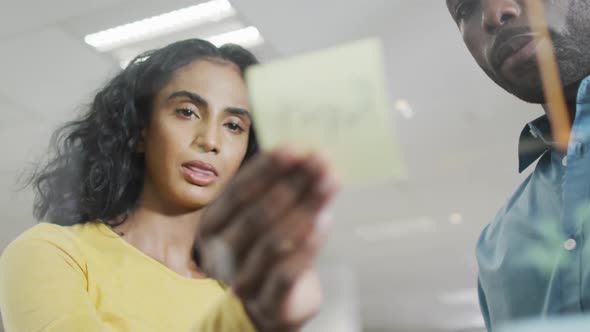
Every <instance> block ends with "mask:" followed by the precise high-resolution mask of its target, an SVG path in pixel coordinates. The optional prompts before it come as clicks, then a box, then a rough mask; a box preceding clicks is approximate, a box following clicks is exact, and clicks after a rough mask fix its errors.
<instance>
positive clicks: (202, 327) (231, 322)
mask: <svg viewBox="0 0 590 332" xmlns="http://www.w3.org/2000/svg"><path fill="white" fill-rule="evenodd" d="M219 331H224V332H256V328H255V327H254V325H253V324H252V321H251V320H250V318H249V317H248V315H247V314H246V312H245V311H244V307H243V306H242V303H241V301H240V300H239V299H238V298H237V297H236V296H235V295H233V293H232V292H231V291H228V292H227V293H226V295H225V296H224V297H222V298H221V300H220V301H219V302H217V303H216V304H215V305H214V306H213V307H212V308H211V310H210V311H209V312H207V314H206V315H204V316H203V317H202V318H201V319H200V320H199V322H198V323H197V325H195V327H194V328H193V329H192V330H191V332H219ZM7 332H8V331H7Z"/></svg>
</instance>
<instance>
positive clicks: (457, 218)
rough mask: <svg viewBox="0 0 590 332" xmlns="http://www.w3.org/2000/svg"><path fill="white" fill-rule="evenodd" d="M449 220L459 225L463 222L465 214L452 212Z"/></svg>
mask: <svg viewBox="0 0 590 332" xmlns="http://www.w3.org/2000/svg"><path fill="white" fill-rule="evenodd" d="M449 222H450V223H451V224H453V225H459V224H461V223H462V222H463V215H462V214H461V213H451V215H450V216H449Z"/></svg>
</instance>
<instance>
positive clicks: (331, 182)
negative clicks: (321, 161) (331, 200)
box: [317, 175, 338, 195]
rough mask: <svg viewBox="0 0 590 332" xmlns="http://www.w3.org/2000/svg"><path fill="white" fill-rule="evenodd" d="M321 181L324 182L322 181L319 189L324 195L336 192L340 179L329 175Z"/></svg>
mask: <svg viewBox="0 0 590 332" xmlns="http://www.w3.org/2000/svg"><path fill="white" fill-rule="evenodd" d="M321 181H322V182H320V184H319V186H318V189H317V190H318V192H319V193H320V194H324V195H327V194H330V193H332V192H334V191H335V190H336V188H337V187H338V181H337V180H336V179H335V178H334V177H333V176H331V175H327V176H326V177H325V178H323V179H322V180H321Z"/></svg>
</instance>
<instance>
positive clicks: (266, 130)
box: [246, 39, 405, 183]
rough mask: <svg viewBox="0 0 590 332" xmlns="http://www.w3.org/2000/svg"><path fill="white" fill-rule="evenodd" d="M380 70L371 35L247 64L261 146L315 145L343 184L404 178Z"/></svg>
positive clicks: (378, 46)
mask: <svg viewBox="0 0 590 332" xmlns="http://www.w3.org/2000/svg"><path fill="white" fill-rule="evenodd" d="M383 75H384V74H383V61H382V48H381V44H380V43H379V42H378V41H377V40H375V39H369V40H364V41H360V42H355V43H352V44H349V45H344V46H340V47H336V48H332V49H329V50H325V51H320V52H314V53H310V54H306V55H302V56H298V57H294V58H291V59H286V60H281V61H278V62H274V63H271V64H268V65H261V66H256V67H254V68H253V69H251V70H249V71H248V73H247V75H246V79H247V84H248V89H249V92H250V99H251V102H252V106H253V112H254V120H255V126H256V129H257V131H258V136H259V138H260V142H261V144H262V146H263V147H264V148H273V147H276V146H277V145H280V144H283V143H286V142H289V143H291V144H294V145H296V146H299V147H301V148H303V149H317V150H321V151H323V152H324V153H325V154H326V155H327V156H328V157H329V158H330V159H331V160H332V162H333V164H334V166H335V167H336V170H337V172H338V173H340V175H341V176H342V178H343V180H344V181H345V182H348V183H366V182H375V181H383V180H390V179H393V178H398V177H401V176H403V175H404V174H405V172H404V167H403V163H402V162H401V157H400V149H399V146H398V145H397V144H396V141H395V135H394V132H393V129H394V127H393V119H392V116H391V113H390V111H389V108H388V102H387V100H388V98H387V90H386V84H385V79H384V76H383Z"/></svg>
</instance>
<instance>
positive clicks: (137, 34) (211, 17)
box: [84, 0, 236, 52]
mask: <svg viewBox="0 0 590 332" xmlns="http://www.w3.org/2000/svg"><path fill="white" fill-rule="evenodd" d="M235 13H236V12H235V9H234V8H233V7H232V5H231V4H230V3H229V1H228V0H213V1H208V2H205V3H201V4H198V5H195V6H191V7H187V8H183V9H179V10H175V11H172V12H169V13H165V14H161V15H157V16H153V17H150V18H146V19H143V20H140V21H136V22H132V23H128V24H125V25H121V26H118V27H114V28H111V29H108V30H104V31H100V32H97V33H93V34H90V35H87V36H86V37H84V41H85V42H86V43H87V44H89V45H91V46H93V47H94V48H96V49H97V50H99V51H101V52H105V51H109V50H112V49H114V48H117V47H120V46H123V45H127V44H130V43H135V42H139V41H143V40H147V39H150V38H154V37H158V36H162V35H165V34H169V33H172V32H176V31H180V30H185V29H187V28H190V27H194V26H197V25H201V24H204V23H207V22H216V21H219V20H221V19H224V18H227V17H231V16H233V15H235Z"/></svg>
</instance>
